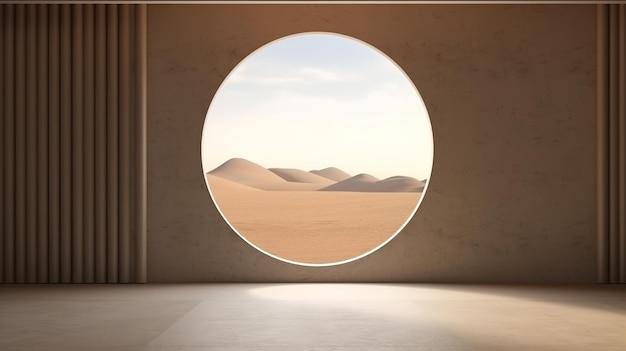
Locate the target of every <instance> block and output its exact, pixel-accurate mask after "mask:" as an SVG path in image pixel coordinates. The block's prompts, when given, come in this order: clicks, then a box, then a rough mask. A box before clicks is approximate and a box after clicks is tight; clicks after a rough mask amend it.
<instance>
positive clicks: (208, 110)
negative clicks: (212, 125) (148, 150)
mask: <svg viewBox="0 0 626 351" xmlns="http://www.w3.org/2000/svg"><path fill="white" fill-rule="evenodd" d="M310 34H324V35H334V36H338V37H342V38H345V39H349V40H353V41H356V42H358V43H360V44H363V45H365V46H367V47H369V48H370V49H372V50H374V51H375V52H377V53H378V54H380V55H381V56H383V57H384V58H386V59H387V60H388V61H389V62H391V63H393V64H394V65H395V66H396V68H397V69H398V70H399V71H400V72H402V74H403V75H404V77H405V78H406V79H407V81H409V82H410V83H411V86H412V87H413V89H414V91H415V94H416V95H417V97H418V99H419V101H420V103H421V104H422V106H423V108H424V111H425V112H426V116H427V118H426V120H427V123H428V126H429V131H430V134H431V140H432V144H433V145H432V150H433V152H432V157H431V164H430V174H429V176H428V178H427V179H426V183H425V184H424V190H423V191H422V194H421V196H420V198H419V200H418V201H417V204H416V205H415V208H414V209H413V211H411V214H410V215H409V216H408V218H407V219H406V220H405V221H404V223H403V224H402V225H401V226H400V227H399V228H398V230H396V232H395V233H393V234H392V235H390V236H389V238H387V239H386V240H385V241H383V242H382V243H380V244H379V245H377V246H376V247H374V248H373V249H371V250H369V251H367V252H365V253H363V254H361V255H358V256H355V257H352V258H349V259H346V260H342V261H337V262H329V263H305V262H298V261H293V260H289V259H286V258H283V257H280V256H277V255H274V254H272V253H271V252H268V251H265V250H263V249H262V248H260V247H259V246H257V245H255V244H254V243H253V242H252V241H250V240H248V239H247V238H246V237H245V236H244V235H243V234H241V233H240V232H239V231H238V230H237V228H235V226H233V225H232V224H231V223H230V221H229V220H228V218H227V217H226V216H225V215H224V213H223V212H222V210H221V209H220V206H219V204H218V202H217V201H216V198H215V196H214V195H213V192H212V191H211V187H210V186H209V182H208V180H207V177H206V173H205V170H204V165H203V164H202V157H200V168H201V169H202V174H203V178H204V182H205V184H206V187H207V189H208V191H209V195H210V196H211V200H212V201H213V204H214V205H215V208H216V209H217V211H218V212H219V214H220V216H222V219H224V221H225V222H226V223H227V224H228V226H229V227H230V228H231V229H232V230H233V231H234V232H235V233H236V234H237V235H238V236H239V237H240V238H241V239H243V240H244V241H245V242H246V243H247V244H248V245H250V246H252V247H253V248H254V249H256V250H258V251H259V252H261V253H263V254H265V255H267V256H269V257H272V258H274V259H276V260H278V261H282V262H285V263H289V264H293V265H297V266H303V267H332V266H339V265H342V264H346V263H350V262H354V261H357V260H359V259H361V258H363V257H366V256H369V255H371V254H372V253H374V252H376V251H378V250H380V249H381V248H382V247H383V246H385V245H387V244H388V243H389V242H390V241H391V240H393V239H394V238H395V237H396V236H398V234H400V232H401V231H402V230H403V229H404V228H405V227H406V225H407V224H408V223H409V222H410V221H411V220H412V219H413V217H414V216H415V214H416V213H417V209H418V208H419V207H420V206H421V204H422V201H424V197H425V196H426V193H427V191H428V186H429V184H430V180H431V177H432V170H433V165H434V159H435V145H434V144H435V138H434V134H433V129H432V123H431V121H430V114H429V113H428V109H427V108H426V104H425V103H424V100H423V99H422V95H421V94H420V93H419V90H418V89H417V87H416V86H415V83H414V82H413V80H412V79H411V78H410V77H409V76H408V75H407V74H406V72H405V71H404V69H402V67H400V65H398V64H397V63H396V61H394V60H393V59H391V58H390V57H389V56H387V55H386V54H385V53H384V52H382V51H381V50H379V49H378V48H376V47H375V46H373V45H371V44H369V43H367V42H365V41H363V40H361V39H358V38H354V37H351V36H349V35H345V34H341V33H335V32H325V31H311V32H300V33H294V34H290V35H286V36H284V37H280V38H277V39H274V40H272V41H270V42H268V43H266V44H265V45H262V46H260V47H258V48H257V49H255V50H254V51H252V52H251V53H250V54H248V55H246V57H244V58H243V59H242V60H241V61H239V63H237V65H236V66H235V67H234V68H233V69H232V70H231V71H230V72H229V73H228V75H227V76H226V77H225V78H224V80H222V82H221V83H220V86H219V87H218V88H217V90H216V91H215V94H214V95H213V97H212V98H211V103H209V108H208V109H207V113H206V114H205V117H204V124H203V128H202V133H201V139H200V140H201V144H202V138H203V137H204V130H205V128H206V123H207V121H208V117H209V114H210V112H211V105H212V103H213V99H215V97H216V96H217V95H218V93H219V91H220V89H222V87H223V86H224V82H226V81H227V80H228V78H230V76H231V75H232V74H233V73H234V72H235V71H236V70H237V68H238V67H239V66H240V65H241V64H242V63H243V62H245V61H246V60H247V59H248V58H249V57H251V56H252V55H254V54H255V53H257V52H259V51H260V50H263V49H264V48H266V47H268V46H270V45H273V44H274V43H276V42H278V41H281V40H285V39H288V38H292V37H295V36H302V35H310ZM201 155H202V151H201Z"/></svg>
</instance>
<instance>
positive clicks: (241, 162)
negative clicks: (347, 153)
mask: <svg viewBox="0 0 626 351" xmlns="http://www.w3.org/2000/svg"><path fill="white" fill-rule="evenodd" d="M207 174H208V175H210V176H213V177H216V178H220V179H223V180H227V181H229V182H231V183H236V184H240V185H242V186H244V187H248V188H253V189H260V190H271V191H313V190H321V191H351V192H420V191H423V190H424V185H425V183H424V182H422V181H419V180H417V179H415V178H412V177H406V176H394V177H389V178H386V179H384V180H380V179H378V178H376V177H374V176H372V175H369V174H366V173H361V174H358V175H355V176H354V177H350V176H349V175H348V174H347V173H345V172H344V171H342V170H340V169H338V168H335V167H329V168H324V169H322V170H319V171H318V170H314V171H310V172H306V171H303V170H300V169H295V168H269V169H266V168H264V167H262V166H260V165H258V164H256V163H254V162H251V161H248V160H245V159H242V158H233V159H230V160H228V161H226V162H224V163H223V164H222V165H221V166H219V167H217V168H215V169H214V170H212V171H210V172H209V173H207ZM207 179H208V181H209V186H211V182H217V180H215V179H213V178H207ZM335 179H341V180H335ZM225 186H230V187H232V186H234V185H233V184H228V185H225Z"/></svg>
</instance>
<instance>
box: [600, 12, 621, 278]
mask: <svg viewBox="0 0 626 351" xmlns="http://www.w3.org/2000/svg"><path fill="white" fill-rule="evenodd" d="M597 11H598V41H597V42H598V62H597V66H598V101H597V104H598V123H597V128H598V129H597V132H598V138H597V139H598V148H597V150H598V203H597V207H598V282H600V283H626V5H598V9H597Z"/></svg>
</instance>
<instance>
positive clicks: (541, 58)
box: [148, 5, 595, 282]
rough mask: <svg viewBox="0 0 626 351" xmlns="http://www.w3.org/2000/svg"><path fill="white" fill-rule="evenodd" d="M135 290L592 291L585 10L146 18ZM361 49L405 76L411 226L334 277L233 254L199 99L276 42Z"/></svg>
mask: <svg viewBox="0 0 626 351" xmlns="http://www.w3.org/2000/svg"><path fill="white" fill-rule="evenodd" d="M148 27H149V28H148V40H149V41H148V51H149V52H148V65H149V71H148V80H149V82H148V92H149V95H148V113H149V116H148V126H149V130H148V138H149V145H148V171H149V174H148V196H149V200H148V201H149V208H148V215H149V218H148V221H149V223H148V236H149V237H148V240H149V243H148V244H149V246H148V250H149V252H148V254H149V267H148V268H149V269H148V272H149V280H150V281H151V282H213V281H398V282H400V281H416V282H594V281H595V234H594V232H595V229H594V228H595V179H594V174H595V171H594V169H595V168H594V167H595V124H594V121H595V116H594V113H595V107H594V106H595V7H594V6H586V5H573V6H567V5H560V6H556V5H516V6H514V5H511V6H508V5H507V6H504V5H482V6H478V5H476V6H475V5H437V6H434V5H419V6H418V5H395V6H392V5H368V6H364V5H280V6H279V5H261V6H259V5H256V6H248V5H193V6H192V5H176V6H173V5H158V6H153V5H151V6H150V7H149V8H148ZM303 31H331V32H338V33H343V34H346V35H350V36H353V37H356V38H359V39H361V40H364V41H366V42H368V43H370V44H372V45H374V46H376V47H377V48H379V49H380V50H382V51H383V52H385V53H386V54H387V55H389V56H390V57H391V58H393V59H394V60H395V61H396V62H397V63H398V64H399V65H400V66H401V67H402V68H403V69H404V70H405V71H406V72H407V74H408V75H409V76H410V77H411V79H412V80H413V82H414V83H415V85H416V86H417V88H418V89H419V91H420V93H421V95H422V97H423V99H424V101H425V103H426V106H427V108H428V110H429V112H430V116H431V121H432V125H433V131H434V137H435V162H434V169H433V174H432V178H431V179H432V180H431V183H430V188H429V189H428V192H427V193H426V195H425V199H424V201H423V203H422V205H421V207H420V209H419V210H418V212H417V214H416V216H415V217H414V218H413V220H412V221H411V222H410V223H409V224H408V225H407V226H406V227H405V229H404V231H403V232H402V233H400V234H399V235H398V236H397V237H396V238H395V239H394V240H393V241H391V242H390V243H389V244H388V245H387V246H385V247H384V248H382V249H381V250H379V251H377V252H375V253H374V254H372V255H370V256H368V257H366V258H363V259H361V260H358V261H356V262H353V263H349V264H346V265H342V266H336V267H328V268H311V267H308V268H307V267H300V266H293V265H289V264H286V263H283V262H280V261H277V260H274V259H272V258H270V257H267V256H265V255H263V254H261V253H259V252H257V251H255V250H254V249H253V248H252V247H250V246H248V245H247V244H246V243H245V242H244V241H243V240H241V239H240V238H239V237H238V236H237V235H236V234H235V233H234V232H232V231H231V230H230V228H229V227H228V225H227V224H226V223H225V222H224V221H223V219H222V218H221V216H220V215H219V213H218V212H217V210H216V209H215V207H214V205H213V203H212V201H211V199H210V197H209V194H208V191H207V190H206V186H205V184H204V180H203V175H202V168H201V162H200V137H201V131H202V125H203V122H204V116H205V113H206V110H207V108H208V105H209V103H210V101H211V98H212V96H213V94H214V93H215V91H216V89H217V88H218V86H219V84H220V83H221V81H222V80H223V79H224V78H225V77H226V75H227V74H228V73H229V71H230V70H231V69H232V68H233V67H234V66H235V65H236V64H237V63H238V62H239V61H240V60H241V59H243V58H244V57H245V56H246V55H248V54H249V53H251V52H252V51H254V50H255V49H257V48H258V47H260V46H261V45H263V44H265V43H267V42H269V41H271V40H274V39H276V38H279V37H282V36H285V35H288V34H292V33H297V32H303Z"/></svg>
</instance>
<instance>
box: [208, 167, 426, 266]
mask: <svg viewBox="0 0 626 351" xmlns="http://www.w3.org/2000/svg"><path fill="white" fill-rule="evenodd" d="M209 186H210V188H211V193H212V195H213V197H214V199H215V200H216V203H217V204H218V207H219V209H220V210H221V212H222V213H223V214H224V215H225V217H226V218H227V219H228V221H229V222H230V223H231V225H232V226H234V227H235V228H236V229H237V231H238V232H239V233H240V234H241V235H243V236H244V237H245V238H246V239H247V240H249V241H250V242H252V243H253V244H254V245H256V246H257V247H259V248H260V249H262V250H264V251H266V252H269V253H271V254H273V255H276V256H279V257H281V258H284V259H287V260H291V261H297V262H301V263H314V264H315V263H332V262H338V261H343V260H346V259H350V258H353V257H355V256H358V255H361V254H363V253H366V252H368V251H370V250H372V249H374V248H375V247H377V246H379V245H380V244H382V243H383V242H385V241H386V240H387V239H388V238H389V237H390V236H391V235H393V234H394V233H396V231H397V230H398V229H399V228H400V227H401V226H402V225H403V224H404V223H405V221H406V220H407V219H408V217H409V216H410V215H411V213H412V212H413V210H414V209H415V206H416V205H417V202H418V201H419V199H420V197H421V196H422V193H415V192H413V193H382V192H379V193H373V192H320V191H266V190H258V189H252V188H247V187H242V186H240V185H239V184H236V183H231V182H228V181H222V180H219V179H213V180H211V178H209Z"/></svg>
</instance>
